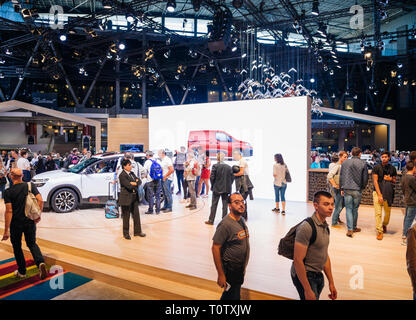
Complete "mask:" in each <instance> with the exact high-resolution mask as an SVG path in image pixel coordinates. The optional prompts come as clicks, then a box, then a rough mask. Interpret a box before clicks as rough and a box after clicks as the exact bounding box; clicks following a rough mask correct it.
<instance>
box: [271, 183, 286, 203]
mask: <svg viewBox="0 0 416 320" xmlns="http://www.w3.org/2000/svg"><path fill="white" fill-rule="evenodd" d="M286 188H287V184H285V183H282V186H281V187H278V186H276V185H275V186H274V198H275V202H280V198H282V202H284V201H286V199H285V193H286Z"/></svg>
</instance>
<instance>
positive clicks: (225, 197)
mask: <svg viewBox="0 0 416 320" xmlns="http://www.w3.org/2000/svg"><path fill="white" fill-rule="evenodd" d="M220 198H221V199H222V217H223V218H224V217H225V216H226V215H227V208H228V193H216V192H213V193H212V203H211V214H210V215H209V219H208V220H209V221H210V222H212V223H214V220H215V215H216V214H217V207H218V202H219V200H220Z"/></svg>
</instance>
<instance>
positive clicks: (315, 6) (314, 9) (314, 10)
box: [311, 0, 319, 16]
mask: <svg viewBox="0 0 416 320" xmlns="http://www.w3.org/2000/svg"><path fill="white" fill-rule="evenodd" d="M311 13H312V14H313V15H314V16H319V1H318V0H313V3H312V12H311Z"/></svg>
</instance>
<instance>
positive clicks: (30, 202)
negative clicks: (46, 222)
mask: <svg viewBox="0 0 416 320" xmlns="http://www.w3.org/2000/svg"><path fill="white" fill-rule="evenodd" d="M27 187H28V192H27V196H26V205H25V215H26V217H28V218H29V219H30V220H33V221H35V220H38V219H39V218H40V215H41V210H40V207H39V204H38V200H37V199H36V196H35V195H34V194H33V193H32V184H31V183H30V182H28V183H27Z"/></svg>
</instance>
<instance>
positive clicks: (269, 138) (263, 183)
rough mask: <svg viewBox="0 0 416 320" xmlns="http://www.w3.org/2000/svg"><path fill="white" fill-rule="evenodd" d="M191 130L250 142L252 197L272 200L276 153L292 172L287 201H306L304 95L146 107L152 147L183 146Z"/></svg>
mask: <svg viewBox="0 0 416 320" xmlns="http://www.w3.org/2000/svg"><path fill="white" fill-rule="evenodd" d="M194 130H222V131H225V132H226V133H228V134H229V135H231V136H232V137H234V138H235V139H238V140H241V141H245V142H249V143H250V144H251V146H252V148H253V156H251V157H245V158H246V159H247V161H248V164H249V172H250V179H251V181H252V182H253V185H254V190H253V193H254V196H255V197H257V198H265V199H274V188H273V164H274V157H273V156H274V154H275V153H281V154H282V155H283V159H284V161H285V163H286V164H287V166H288V168H289V171H290V174H291V176H292V182H291V183H289V184H288V187H287V191H286V200H289V201H307V190H308V189H307V183H308V172H307V169H308V157H309V152H310V151H309V150H310V149H309V145H310V133H309V131H310V104H309V101H308V97H293V98H278V99H264V100H244V101H230V102H215V103H205V104H193V105H182V106H168V107H153V108H149V146H150V149H151V150H155V149H162V148H168V149H170V150H177V149H179V147H180V146H185V147H187V146H188V137H189V132H190V131H194ZM213 163H214V161H213ZM233 190H234V189H233Z"/></svg>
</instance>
